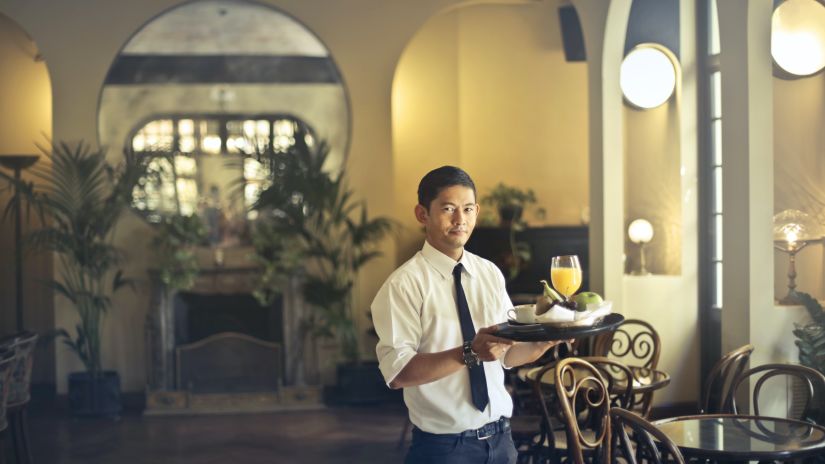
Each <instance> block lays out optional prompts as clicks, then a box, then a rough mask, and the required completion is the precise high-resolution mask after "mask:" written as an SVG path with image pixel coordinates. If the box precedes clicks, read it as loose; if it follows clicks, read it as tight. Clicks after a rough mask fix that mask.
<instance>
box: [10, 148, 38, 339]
mask: <svg viewBox="0 0 825 464" xmlns="http://www.w3.org/2000/svg"><path fill="white" fill-rule="evenodd" d="M39 157H40V156H39V155H30V154H26V155H0V166H3V167H4V168H8V169H11V170H13V171H14V181H15V184H14V197H13V198H12V201H14V206H13V208H14V285H15V286H14V288H15V291H14V298H15V305H14V306H15V314H16V316H17V331H18V332H22V331H23V242H22V240H21V235H22V232H21V230H20V228H21V225H22V222H23V218H22V216H21V214H22V208H21V205H20V195H19V193H20V192H19V191H18V190H17V184H19V183H20V171H22V170H23V169H26V168H28V167H30V166H31V165H33V164H34V163H36V162H37V159H38V158H39Z"/></svg>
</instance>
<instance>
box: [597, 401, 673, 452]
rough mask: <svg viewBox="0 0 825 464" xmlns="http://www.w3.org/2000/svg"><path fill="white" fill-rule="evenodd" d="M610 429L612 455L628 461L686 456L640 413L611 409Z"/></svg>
mask: <svg viewBox="0 0 825 464" xmlns="http://www.w3.org/2000/svg"><path fill="white" fill-rule="evenodd" d="M610 428H611V430H612V431H613V450H612V454H613V459H614V460H616V461H618V460H619V459H621V458H623V459H624V461H625V462H627V463H628V464H638V463H641V462H644V463H655V464H661V463H674V462H675V463H678V464H684V462H685V458H684V457H683V456H682V453H681V452H680V451H679V448H678V447H677V446H676V444H674V443H673V441H672V440H671V439H670V438H669V437H668V436H667V435H665V434H664V433H663V432H662V431H661V430H659V428H657V427H656V426H655V425H653V424H651V423H650V422H648V421H647V420H646V419H644V418H643V417H641V416H639V415H637V414H635V413H633V412H630V411H628V410H626V409H622V408H612V409H611V410H610Z"/></svg>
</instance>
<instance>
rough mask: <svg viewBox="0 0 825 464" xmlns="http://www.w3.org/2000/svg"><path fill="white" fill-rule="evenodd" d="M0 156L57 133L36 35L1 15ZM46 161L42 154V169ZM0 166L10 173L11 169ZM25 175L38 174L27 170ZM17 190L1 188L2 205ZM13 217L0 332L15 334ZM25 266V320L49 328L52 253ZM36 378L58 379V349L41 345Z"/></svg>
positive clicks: (26, 224)
mask: <svg viewBox="0 0 825 464" xmlns="http://www.w3.org/2000/svg"><path fill="white" fill-rule="evenodd" d="M0 63H3V66H0V157H2V156H4V155H17V154H37V153H40V150H39V149H38V148H37V145H36V144H38V145H48V143H49V140H50V139H51V134H52V86H51V79H50V77H49V70H48V68H47V67H46V62H45V59H44V58H43V56H42V55H41V54H40V51H39V49H38V47H37V44H36V43H35V41H34V39H33V38H32V37H31V36H30V35H29V34H28V33H27V32H26V31H25V30H24V29H23V28H22V27H21V26H20V25H19V24H18V23H17V22H15V21H14V20H13V19H12V18H9V17H8V16H4V15H2V14H0ZM45 162H46V160H45V159H44V157H42V156H41V157H40V159H39V161H38V163H40V166H38V167H40V168H43V167H44V164H43V163H45ZM0 169H3V170H4V172H7V173H11V171H10V170H7V168H4V167H2V163H0ZM22 176H23V178H24V179H33V178H32V177H31V176H30V175H29V173H28V172H26V170H24V171H23V172H22ZM11 197H12V194H11V192H10V191H6V190H0V208H4V209H5V207H6V205H7V204H8V202H9V200H10V199H11ZM21 226H22V232H23V234H24V235H25V234H26V232H27V231H28V230H31V229H33V228H37V218H36V215H34V214H31V215H29V216H28V217H27V216H26V215H25V213H24V215H23V220H22V221H21ZM14 249H15V240H14V218H13V215H10V216H9V217H8V219H7V220H4V221H0V307H2V308H4V311H3V312H2V314H0V333H3V334H10V333H13V332H14V331H15V330H16V328H17V326H18V323H17V320H16V319H17V318H16V315H15V310H14V308H15V303H16V300H15V298H16V296H15V292H16V290H15V259H14V256H15V252H14ZM24 262H25V267H24V268H23V271H24V274H23V279H22V283H23V292H22V296H23V321H22V326H23V327H25V328H26V329H28V330H33V331H36V332H39V333H44V332H47V331H51V330H53V329H54V325H55V324H54V301H53V300H52V298H51V293H50V292H47V291H44V287H43V283H42V282H43V281H48V280H50V279H51V276H52V259H51V255H50V254H45V253H37V254H27V255H26V259H25V261H24ZM35 356H36V358H37V363H35V366H34V369H35V370H34V373H33V374H32V375H33V382H35V383H49V384H52V383H54V379H55V375H54V359H55V357H54V350H53V349H46V348H43V347H41V348H40V349H39V350H38V352H37V353H36V355H35Z"/></svg>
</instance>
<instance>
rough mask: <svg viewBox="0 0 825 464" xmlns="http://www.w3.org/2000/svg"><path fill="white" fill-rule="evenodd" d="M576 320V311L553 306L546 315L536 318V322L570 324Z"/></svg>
mask: <svg viewBox="0 0 825 464" xmlns="http://www.w3.org/2000/svg"><path fill="white" fill-rule="evenodd" d="M574 320H576V311H573V310H572V309H567V308H565V307H562V306H560V305H553V307H552V308H550V309H549V310H548V311H547V312H546V313H544V314H539V315H538V316H536V322H570V321H574Z"/></svg>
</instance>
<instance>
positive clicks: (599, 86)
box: [573, 0, 631, 301]
mask: <svg viewBox="0 0 825 464" xmlns="http://www.w3.org/2000/svg"><path fill="white" fill-rule="evenodd" d="M630 4H631V0H610V1H605V0H573V5H574V6H575V7H576V10H577V12H578V14H579V19H580V20H581V24H582V31H583V32H584V42H585V49H586V52H587V69H588V93H589V99H590V100H589V126H590V127H589V144H590V147H589V151H590V287H591V288H592V289H593V290H594V291H596V292H599V293H602V294H603V295H604V296H605V297H606V298H607V299H610V300H612V301H622V299H623V295H622V288H623V282H622V276H623V274H624V266H623V259H622V258H623V255H624V213H623V212H624V157H623V154H622V148H623V147H624V142H623V140H622V133H623V128H622V126H623V121H622V95H621V90H620V88H619V67H620V66H621V62H622V58H623V55H624V42H625V31H626V30H627V19H628V16H629V15H630Z"/></svg>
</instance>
